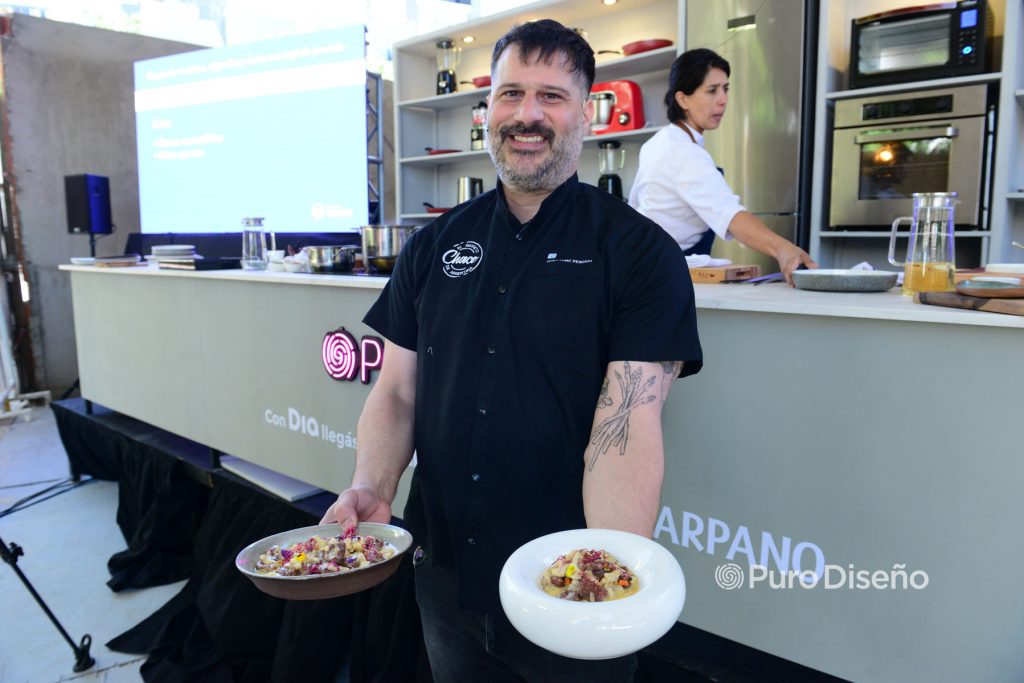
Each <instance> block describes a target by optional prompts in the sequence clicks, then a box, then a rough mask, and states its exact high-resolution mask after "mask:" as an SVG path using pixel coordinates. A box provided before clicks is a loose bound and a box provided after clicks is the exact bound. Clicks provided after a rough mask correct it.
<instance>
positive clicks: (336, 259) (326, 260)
mask: <svg viewBox="0 0 1024 683" xmlns="http://www.w3.org/2000/svg"><path fill="white" fill-rule="evenodd" d="M303 249H304V250H305V252H306V254H308V255H309V269H310V270H311V271H313V272H314V273H351V272H352V267H353V266H354V265H355V262H356V247H354V246H351V245H347V246H340V245H339V246H326V247H304V248H303Z"/></svg>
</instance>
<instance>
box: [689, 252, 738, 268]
mask: <svg viewBox="0 0 1024 683" xmlns="http://www.w3.org/2000/svg"><path fill="white" fill-rule="evenodd" d="M686 265H687V266H689V267H690V268H707V267H717V266H731V265H732V261H730V260H729V259H727V258H711V257H710V256H708V255H707V254H690V255H689V256H687V257H686Z"/></svg>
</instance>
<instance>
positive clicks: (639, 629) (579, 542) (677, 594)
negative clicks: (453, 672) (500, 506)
mask: <svg viewBox="0 0 1024 683" xmlns="http://www.w3.org/2000/svg"><path fill="white" fill-rule="evenodd" d="M580 548H586V549H594V550H605V551H607V552H609V553H611V554H612V555H614V556H615V557H616V559H618V560H619V562H621V563H622V564H624V565H626V567H628V568H629V569H631V570H632V571H633V573H634V574H635V575H636V577H637V579H638V580H639V582H640V588H639V590H637V592H636V593H634V594H633V595H630V596H627V597H625V598H620V599H618V600H610V601H607V602H593V603H592V602H574V601H570V600H563V599H561V598H556V597H552V596H550V595H548V594H547V593H545V592H544V591H543V590H541V587H540V576H541V574H542V573H543V572H544V570H545V569H546V568H547V566H548V565H550V564H551V563H552V562H554V561H555V560H556V559H557V558H558V556H559V555H564V554H565V553H567V552H570V551H572V550H577V549H580ZM498 594H499V596H500V597H501V606H502V608H503V609H504V610H505V614H506V615H507V616H508V619H509V621H510V622H512V625H513V626H515V627H516V629H517V630H518V631H519V632H520V633H522V634H523V636H524V637H526V638H527V639H528V640H530V641H532V642H533V643H536V644H537V645H539V646H541V647H543V648H545V649H547V650H550V651H551V652H554V653H556V654H560V655H563V656H565V657H574V658H576V659H611V658H613V657H621V656H623V655H627V654H630V653H632V652H636V651H637V650H640V649H641V648H644V647H646V646H648V645H650V644H651V643H653V642H654V641H656V640H657V639H658V638H660V637H662V636H663V635H665V633H666V632H668V630H669V629H670V628H672V625H673V624H674V623H676V621H677V620H678V619H679V615H680V613H681V612H682V611H683V603H684V602H685V600H686V581H685V580H684V578H683V570H682V568H681V567H680V566H679V561H678V560H676V558H675V557H674V556H673V555H672V553H670V552H669V551H668V550H667V549H666V548H664V547H662V546H661V545H659V544H658V543H655V542H654V541H652V540H651V539H649V538H644V537H643V536H637V535H636V534H630V533H627V532H624V531H612V530H610V529H574V530H572V531H559V532H557V533H554V534H548V535H547V536H541V537H540V538H537V539H534V540H532V541H530V542H529V543H526V544H525V545H523V546H522V547H520V548H519V549H518V550H516V551H515V552H514V553H512V555H511V556H509V558H508V560H507V561H506V562H505V566H504V567H503V568H502V570H501V576H500V577H499V579H498Z"/></svg>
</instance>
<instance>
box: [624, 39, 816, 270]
mask: <svg viewBox="0 0 1024 683" xmlns="http://www.w3.org/2000/svg"><path fill="white" fill-rule="evenodd" d="M728 101H729V62H727V61H725V60H724V59H722V57H720V56H719V55H718V54H716V53H715V52H713V51H711V50H707V49H704V48H700V49H696V50H689V51H688V52H684V53H683V54H681V55H679V57H677V58H676V61H675V62H674V63H673V64H672V70H671V71H670V72H669V89H668V93H667V94H666V95H665V106H666V107H668V120H669V121H670V123H671V125H669V126H666V127H665V128H663V129H661V130H660V131H658V133H657V134H656V135H654V137H652V138H651V139H650V140H648V141H647V142H646V143H644V145H643V147H641V148H640V166H639V168H638V169H637V173H636V179H635V180H634V181H633V187H632V189H631V191H630V193H629V204H630V206H632V207H633V208H635V209H637V210H638V211H640V213H642V214H644V215H645V216H647V217H648V218H650V219H651V220H653V221H654V222H656V223H658V225H660V226H661V227H662V228H664V229H665V230H666V231H668V233H669V234H670V235H672V237H674V238H675V240H676V241H677V242H678V243H679V246H680V247H682V249H683V252H684V253H685V254H687V255H690V254H709V253H711V244H712V243H713V242H714V240H715V236H718V237H721V238H722V239H725V240H730V239H733V238H735V239H738V240H739V241H740V242H741V243H743V244H745V245H746V246H748V247H750V248H751V249H756V250H757V251H759V252H761V253H763V254H767V255H769V256H771V257H773V258H774V259H775V260H777V261H778V262H779V269H780V270H781V271H782V273H783V275H784V276H785V278H786V281H787V282H788V283H790V284H793V280H792V275H791V274H792V272H793V271H794V270H796V269H797V268H799V267H800V266H801V265H804V266H806V267H808V268H817V267H818V264H817V263H815V262H814V261H812V260H811V257H810V256H809V255H808V254H807V252H806V251H804V250H803V249H801V248H800V247H798V246H796V245H795V244H793V243H792V242H790V241H789V240H787V239H785V238H784V237H781V236H780V235H777V234H776V233H774V232H772V231H771V230H770V229H769V228H768V226H766V225H765V224H764V223H762V222H761V220H760V219H759V218H757V216H755V215H754V214H752V213H750V212H749V211H747V210H746V209H745V208H744V207H743V205H742V204H740V198H739V197H738V196H737V195H736V194H734V193H733V191H732V189H731V188H730V187H729V185H728V184H727V183H726V182H725V178H723V177H722V174H721V173H720V172H719V170H718V168H717V167H716V166H715V162H714V160H713V159H712V158H711V155H710V154H708V153H707V152H706V151H705V150H704V133H705V131H709V130H714V129H716V128H718V126H719V124H720V123H721V122H722V116H723V115H724V114H725V107H726V104H727V103H728Z"/></svg>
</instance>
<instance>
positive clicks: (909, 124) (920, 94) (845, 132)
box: [829, 84, 995, 230]
mask: <svg viewBox="0 0 1024 683" xmlns="http://www.w3.org/2000/svg"><path fill="white" fill-rule="evenodd" d="M994 101H995V100H994V95H992V93H990V89H989V86H987V85H984V84H980V85H968V86H959V87H951V88H942V89H936V90H920V91H916V92H904V93H896V94H885V95H875V96H871V97H858V98H853V99H845V100H839V101H838V102H836V105H835V123H834V131H833V135H832V189H831V201H830V207H829V227H831V228H832V229H838V230H844V229H846V230H849V229H861V230H863V229H882V228H886V227H887V226H889V225H890V224H891V223H892V221H893V219H895V218H896V217H897V216H906V215H907V212H908V210H909V208H910V199H911V194H913V193H914V192H956V193H957V194H958V196H959V199H960V204H959V205H958V206H957V207H956V214H955V215H956V223H957V226H958V227H959V228H961V229H964V228H972V229H984V226H986V224H987V222H988V220H987V205H988V194H989V192H988V178H989V176H990V167H991V156H992V155H991V151H992V139H993V134H994V131H993V126H994V122H995V109H994Z"/></svg>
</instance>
